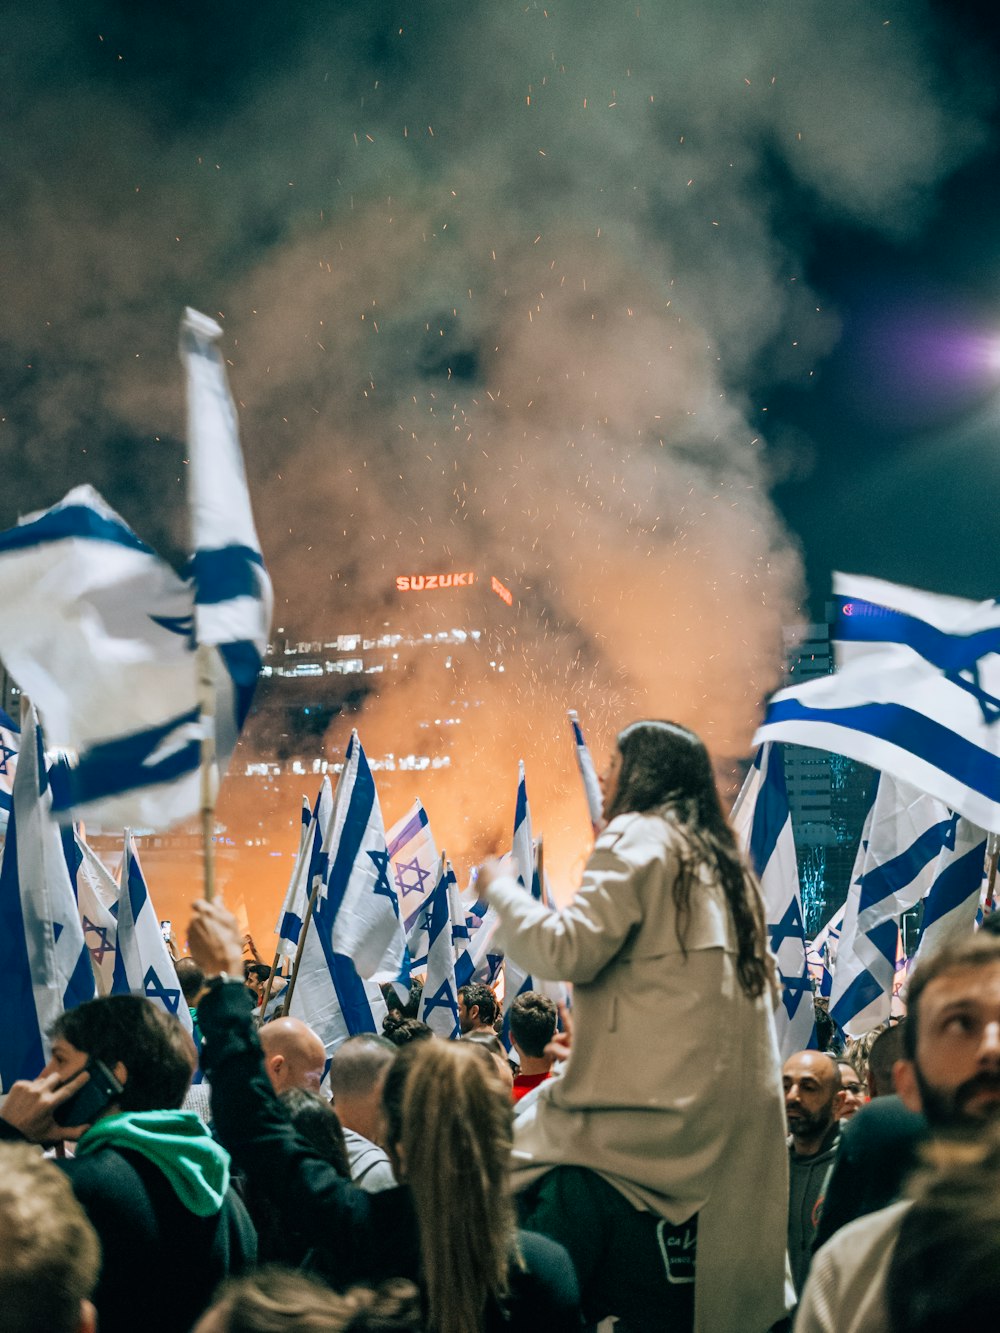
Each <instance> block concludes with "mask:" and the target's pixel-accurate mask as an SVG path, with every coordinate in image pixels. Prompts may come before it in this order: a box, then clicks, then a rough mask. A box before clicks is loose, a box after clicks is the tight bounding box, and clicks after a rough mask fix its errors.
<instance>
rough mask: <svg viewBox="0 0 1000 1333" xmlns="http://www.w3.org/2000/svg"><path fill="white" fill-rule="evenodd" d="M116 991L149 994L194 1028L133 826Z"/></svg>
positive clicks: (124, 875) (125, 864) (125, 861)
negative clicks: (149, 886) (138, 849)
mask: <svg viewBox="0 0 1000 1333" xmlns="http://www.w3.org/2000/svg"><path fill="white" fill-rule="evenodd" d="M111 993H112V994H113V995H145V996H146V997H147V998H148V999H150V1000H153V1001H154V1003H156V1004H159V1005H160V1006H161V1007H162V1008H163V1009H164V1010H166V1012H167V1013H168V1014H174V1015H175V1016H176V1017H177V1018H179V1019H180V1020H181V1022H182V1023H183V1024H184V1026H185V1027H186V1028H187V1030H188V1031H189V1032H190V1031H191V1030H192V1028H191V1015H190V1013H189V1012H188V1007H187V1005H186V1004H181V1002H180V998H181V984H180V982H179V981H178V980H177V972H176V969H175V968H174V964H173V960H172V959H171V957H170V953H169V951H168V949H167V944H166V941H165V940H164V938H163V935H162V934H161V932H160V922H159V918H158V917H157V915H156V909H155V908H154V907H153V903H152V899H151V898H150V896H149V891H148V889H147V888H146V879H145V876H144V875H143V873H142V866H141V865H140V864H139V855H138V852H137V851H136V847H135V839H134V838H133V836H132V833H131V830H128V829H126V831H125V853H124V856H123V857H122V868H121V889H120V892H119V895H118V953H117V957H116V958H115V968H114V978H113V981H112V986H111Z"/></svg>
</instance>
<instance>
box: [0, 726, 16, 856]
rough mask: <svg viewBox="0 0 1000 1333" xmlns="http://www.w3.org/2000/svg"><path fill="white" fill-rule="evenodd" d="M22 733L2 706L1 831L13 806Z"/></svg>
mask: <svg viewBox="0 0 1000 1333" xmlns="http://www.w3.org/2000/svg"><path fill="white" fill-rule="evenodd" d="M20 744H21V733H20V731H19V730H18V728H17V724H16V723H15V722H14V721H13V720H12V719H11V718H9V717H8V716H7V714H6V713H5V712H4V711H3V709H2V708H0V833H3V831H4V830H5V829H6V827H7V816H8V815H9V814H10V808H11V790H12V788H13V786H14V771H15V769H16V768H17V752H18V749H19V747H20Z"/></svg>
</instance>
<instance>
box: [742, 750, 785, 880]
mask: <svg viewBox="0 0 1000 1333" xmlns="http://www.w3.org/2000/svg"><path fill="white" fill-rule="evenodd" d="M762 750H763V746H760V747H758V750H757V753H756V755H755V756H754V761H753V762H754V767H755V768H757V769H759V768H760V763H761V752H762ZM787 822H788V794H787V790H786V788H785V774H784V767H783V760H782V753H781V749H780V747H779V746H775V747H774V748H773V749H772V750H771V756H770V759H769V761H768V765H767V773H766V774H765V775H764V782H763V785H762V787H761V789H760V791H759V792H758V794H757V804H756V805H755V806H754V814H753V824H752V826H751V829H750V860H751V861H752V862H753V868H754V870H755V871H756V872H757V876H758V878H759V877H760V876H761V875H763V873H764V867H765V866H766V865H767V863H768V861H770V859H771V857H772V856H773V855H774V849H775V847H776V846H777V845H778V838H779V837H780V835H781V830H782V829H783V828H784V827H785V824H786V823H787Z"/></svg>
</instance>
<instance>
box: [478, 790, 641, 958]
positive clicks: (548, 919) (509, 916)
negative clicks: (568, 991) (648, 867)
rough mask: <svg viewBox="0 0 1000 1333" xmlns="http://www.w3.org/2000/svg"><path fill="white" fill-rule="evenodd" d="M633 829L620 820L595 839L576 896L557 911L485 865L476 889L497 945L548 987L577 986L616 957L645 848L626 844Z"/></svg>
mask: <svg viewBox="0 0 1000 1333" xmlns="http://www.w3.org/2000/svg"><path fill="white" fill-rule="evenodd" d="M625 820H628V821H629V822H627V823H625ZM623 823H624V828H623V827H622V824H623ZM633 825H634V820H633V819H631V817H628V816H626V817H624V819H623V820H622V821H620V822H619V821H616V824H615V825H613V826H612V827H610V828H608V829H607V830H605V832H604V833H602V834H601V836H600V837H599V838H598V840H597V843H596V845H595V847H594V851H593V854H592V855H591V857H590V860H589V861H588V862H587V867H586V869H585V870H584V873H583V882H582V884H581V886H580V888H579V890H578V891H577V894H576V896H575V897H574V899H573V901H572V902H571V903H570V904H569V905H568V906H567V907H564V908H562V910H561V911H554V910H553V909H552V908H550V907H546V905H545V904H544V903H542V902H539V901H538V899H536V898H532V896H531V895H530V894H529V893H527V892H526V891H525V890H524V889H523V888H522V887H521V886H520V885H519V884H517V883H516V882H515V880H514V879H512V878H511V877H510V876H509V875H504V874H502V873H501V874H499V875H498V874H497V872H496V869H495V868H494V866H493V865H491V864H488V865H486V866H484V867H482V869H481V870H480V872H479V883H480V885H481V886H482V885H483V882H484V879H485V887H486V891H487V896H488V898H489V901H490V902H491V903H492V905H493V906H494V907H495V908H496V910H497V912H498V914H499V916H500V926H499V928H498V930H497V939H498V942H499V943H500V944H501V945H502V947H503V948H504V950H505V951H506V952H508V953H509V954H510V956H511V957H512V958H513V959H514V961H515V962H516V963H517V964H518V965H519V966H521V967H523V968H525V969H526V970H528V971H530V972H533V973H534V974H535V975H536V976H539V977H548V978H549V979H550V980H552V981H570V982H574V983H577V984H585V983H587V982H589V981H593V980H594V978H595V977H596V976H597V974H598V973H599V972H600V971H601V969H602V968H604V967H605V966H607V964H608V963H609V962H611V960H612V959H613V958H614V957H615V955H616V954H618V953H619V952H620V950H621V948H622V946H623V945H624V944H625V942H626V940H627V939H628V937H629V935H630V933H631V932H632V930H633V929H634V928H635V927H636V926H637V925H638V924H639V922H640V921H641V920H642V917H643V904H642V900H641V896H640V892H641V888H642V885H643V882H644V876H643V873H642V871H643V860H644V859H646V860H648V847H647V846H646V845H645V844H644V843H643V842H642V840H641V838H638V837H636V836H634V834H633ZM630 834H632V835H633V836H630Z"/></svg>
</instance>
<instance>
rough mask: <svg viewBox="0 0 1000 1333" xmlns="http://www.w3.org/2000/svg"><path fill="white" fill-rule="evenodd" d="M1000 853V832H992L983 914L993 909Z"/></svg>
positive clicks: (987, 856)
mask: <svg viewBox="0 0 1000 1333" xmlns="http://www.w3.org/2000/svg"><path fill="white" fill-rule="evenodd" d="M998 853H1000V833H991V834H990V836H989V838H988V839H987V843H986V901H985V903H984V904H983V916H986V915H987V913H989V912H992V911H993V897H994V891H995V889H996V885H997V854H998Z"/></svg>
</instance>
